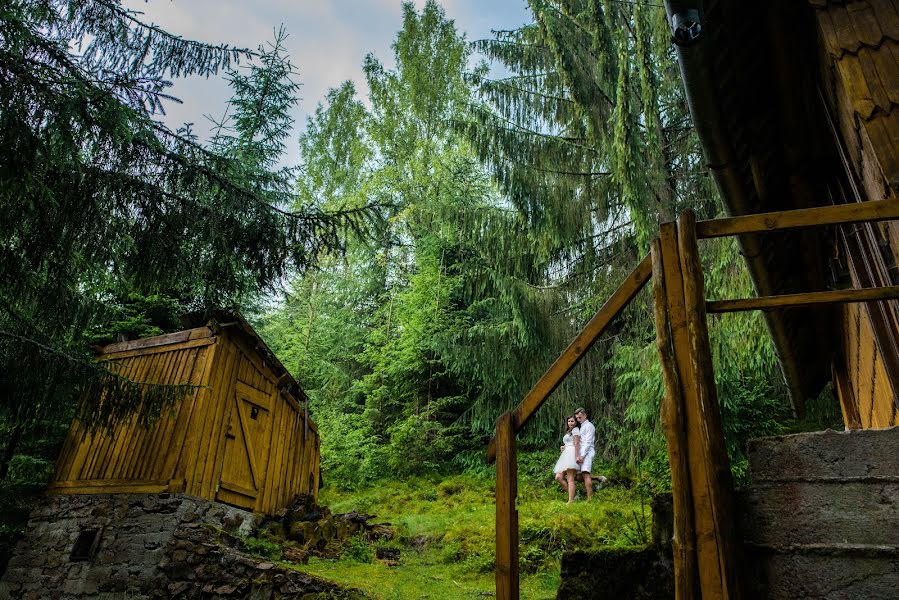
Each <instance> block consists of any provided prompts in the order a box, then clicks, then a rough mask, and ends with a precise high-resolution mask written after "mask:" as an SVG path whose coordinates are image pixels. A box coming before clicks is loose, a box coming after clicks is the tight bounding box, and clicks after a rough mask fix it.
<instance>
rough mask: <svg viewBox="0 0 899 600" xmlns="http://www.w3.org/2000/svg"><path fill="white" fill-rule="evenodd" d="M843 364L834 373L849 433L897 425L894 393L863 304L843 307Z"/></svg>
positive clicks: (898, 412)
mask: <svg viewBox="0 0 899 600" xmlns="http://www.w3.org/2000/svg"><path fill="white" fill-rule="evenodd" d="M842 319H843V323H844V327H843V338H842V340H841V345H842V354H843V357H844V359H843V361H842V365H837V366H836V368H835V369H834V371H835V372H834V377H835V379H836V382H837V385H836V388H837V393H838V395H839V398H840V406H841V407H842V409H843V422H844V423H845V424H846V426H847V427H849V428H850V429H872V428H873V429H880V428H884V427H892V426H893V425H895V424H896V420H897V417H899V411H897V410H896V407H895V406H894V405H893V402H892V399H893V395H894V392H893V389H892V386H891V384H890V381H889V378H888V377H887V373H886V367H885V366H884V362H883V359H882V357H881V354H880V352H878V350H877V345H876V343H875V341H874V331H873V329H872V327H871V322H870V320H869V319H868V318H867V313H866V312H865V309H864V306H863V305H861V304H846V305H844V306H843V307H842Z"/></svg>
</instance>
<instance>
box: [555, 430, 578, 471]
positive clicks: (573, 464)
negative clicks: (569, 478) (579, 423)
mask: <svg viewBox="0 0 899 600" xmlns="http://www.w3.org/2000/svg"><path fill="white" fill-rule="evenodd" d="M580 434H581V432H580V430H579V429H578V428H577V427H575V428H574V429H572V430H571V431H569V432H568V433H566V434H565V437H564V438H562V443H563V444H565V449H564V450H562V455H561V456H560V457H559V460H557V461H556V466H555V467H553V473H562V472H564V471H567V470H568V469H574V470H575V471H580V470H581V467H580V465H579V464H577V456H576V455H575V453H574V438H575V436H580Z"/></svg>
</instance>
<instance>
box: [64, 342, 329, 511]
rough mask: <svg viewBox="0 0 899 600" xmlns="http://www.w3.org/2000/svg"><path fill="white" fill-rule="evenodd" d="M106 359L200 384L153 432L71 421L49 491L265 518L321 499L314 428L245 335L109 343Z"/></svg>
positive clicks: (147, 377)
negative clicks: (302, 497)
mask: <svg viewBox="0 0 899 600" xmlns="http://www.w3.org/2000/svg"><path fill="white" fill-rule="evenodd" d="M100 360H103V361H110V362H114V364H115V365H116V369H117V370H118V371H119V372H121V373H122V374H123V375H125V376H127V377H129V378H132V379H134V380H135V381H145V382H150V383H168V384H177V383H190V384H192V385H196V386H199V387H198V389H197V390H196V391H194V392H193V393H191V394H190V395H188V396H187V397H186V398H184V400H183V401H181V402H178V403H176V405H175V406H173V407H172V409H171V411H166V412H165V413H164V414H163V415H162V416H161V417H160V419H158V420H157V421H156V423H155V424H154V425H153V426H152V427H150V428H149V429H146V428H143V427H141V426H139V425H137V424H136V422H135V421H134V420H132V421H131V422H129V423H125V424H122V425H120V426H118V427H116V428H115V429H114V430H113V431H111V432H108V433H102V432H101V433H97V434H92V433H89V432H86V431H84V430H83V428H81V426H80V425H79V424H78V423H77V422H75V423H73V425H72V427H71V430H70V432H69V436H68V438H67V439H66V442H65V444H64V446H63V449H62V452H61V454H60V457H59V459H58V461H57V470H56V476H55V478H54V482H53V483H52V484H51V486H50V490H51V491H53V492H57V493H116V492H120V493H124V492H134V493H141V492H147V493H149V492H161V491H171V492H185V493H187V494H190V495H193V496H197V497H200V498H206V499H209V500H217V501H220V502H225V503H227V504H231V505H233V506H238V507H241V508H245V509H248V510H253V511H256V512H261V513H273V512H275V511H277V510H278V509H280V508H282V507H284V506H286V505H287V504H288V503H289V502H290V500H291V499H292V498H293V496H294V495H295V494H298V493H311V494H313V495H317V492H318V482H319V455H318V451H319V442H318V429H317V427H316V426H315V423H314V422H313V421H312V420H311V419H310V418H308V415H307V414H306V413H305V411H304V408H303V407H302V406H301V405H300V404H299V403H298V402H297V400H296V399H295V398H294V397H293V396H292V394H290V392H288V391H287V390H286V389H285V388H284V387H279V386H278V385H277V381H278V378H277V377H276V376H275V374H274V372H273V371H272V369H271V368H270V367H269V365H268V364H267V363H266V362H265V361H264V360H263V359H262V357H261V355H260V353H259V352H257V350H256V347H255V345H254V340H253V339H248V336H247V335H245V334H244V333H243V332H241V331H239V330H238V329H236V328H233V327H226V328H225V329H224V330H220V331H219V332H218V334H217V335H216V334H215V333H214V332H213V331H212V330H211V329H210V328H208V327H201V328H197V329H193V330H188V331H184V332H179V333H177V334H171V335H168V336H159V337H157V338H149V339H147V340H137V341H135V342H127V343H124V344H113V345H111V346H107V347H106V348H105V349H104V354H103V355H102V356H101V357H100ZM282 379H283V378H282Z"/></svg>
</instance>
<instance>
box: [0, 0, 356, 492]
mask: <svg viewBox="0 0 899 600" xmlns="http://www.w3.org/2000/svg"><path fill="white" fill-rule="evenodd" d="M282 41H283V34H279V35H278V36H276V40H275V42H274V44H273V45H272V46H271V47H261V48H260V49H259V51H257V52H251V51H248V50H241V49H235V48H231V47H228V46H212V45H208V44H204V43H199V42H193V41H190V40H185V39H183V38H181V37H178V36H175V35H172V34H169V33H167V32H165V31H163V30H161V29H160V28H158V27H156V26H153V25H150V24H147V23H144V22H142V21H141V20H140V15H139V14H138V13H135V12H132V11H129V10H126V9H124V8H123V7H122V6H121V3H120V1H119V0H12V1H11V2H4V3H3V4H2V6H0V139H2V144H0V282H2V283H0V429H2V430H3V431H5V432H9V435H8V436H3V442H4V443H3V447H2V455H0V480H3V482H4V485H6V484H9V486H12V487H11V488H10V489H13V490H19V491H21V488H20V487H19V488H17V487H16V485H19V484H22V485H26V484H28V483H29V482H32V483H37V484H40V483H43V482H44V481H45V480H46V476H47V473H46V472H45V471H47V469H40V470H34V469H32V470H30V471H27V472H25V471H22V469H20V468H18V466H17V465H20V464H22V460H23V459H24V458H26V457H28V456H34V455H33V454H26V452H31V450H29V449H33V448H34V447H35V442H38V441H44V440H46V441H47V442H48V443H47V444H38V446H41V447H44V446H47V448H44V452H42V453H41V454H40V456H39V458H40V460H45V461H46V460H49V461H52V460H53V458H54V454H55V451H54V450H53V442H55V441H57V440H58V432H59V431H61V430H62V431H64V430H65V428H66V426H67V425H68V423H69V422H70V421H71V419H72V417H73V416H74V415H76V414H77V415H79V416H80V418H81V419H82V420H83V421H84V422H85V423H87V424H88V425H90V426H96V427H100V426H104V425H108V424H110V423H114V422H117V421H119V420H121V419H123V418H125V417H126V416H130V415H131V414H132V412H133V411H134V410H137V409H139V410H140V414H141V417H142V419H143V420H144V421H145V422H149V421H150V420H151V419H152V418H153V417H154V415H155V414H158V412H159V411H160V409H161V408H162V407H164V406H165V405H166V404H167V403H168V402H171V401H172V400H174V399H176V398H179V397H181V396H183V395H184V393H185V391H186V390H185V389H184V387H180V386H157V385H151V384H142V383H140V382H133V381H130V380H128V379H127V378H125V377H122V376H120V375H117V374H115V373H113V372H111V371H108V370H107V369H105V368H104V366H103V365H98V364H96V363H95V362H94V360H93V356H92V354H91V352H90V349H89V344H90V343H95V342H99V341H110V339H113V338H115V337H117V336H126V337H127V336H142V335H153V334H156V333H160V332H161V331H164V330H171V329H179V328H180V323H179V320H178V316H179V315H180V314H181V313H183V312H185V311H186V310H200V311H202V310H206V309H208V308H211V307H219V306H225V307H243V306H246V305H247V304H248V303H249V302H251V301H254V300H255V299H256V298H258V297H259V294H260V293H265V292H271V291H273V290H275V289H276V288H277V287H278V285H279V284H280V282H281V281H282V279H283V278H284V277H286V276H288V275H290V274H296V273H301V272H303V271H305V270H306V269H308V268H309V267H310V266H311V265H312V264H314V262H315V260H316V259H317V257H318V256H319V255H320V254H321V253H322V252H323V251H329V252H331V251H339V250H340V248H341V246H342V244H343V239H344V234H345V232H346V230H347V229H358V228H359V227H360V225H361V224H362V218H361V217H362V216H363V215H362V212H364V211H350V212H344V211H339V210H334V211H331V212H324V211H322V210H320V209H318V208H316V207H312V206H308V207H295V206H293V205H294V199H295V193H294V189H293V181H294V176H293V173H292V171H291V170H289V169H288V170H285V169H277V168H275V165H276V164H277V163H278V162H279V160H280V159H281V154H282V152H283V141H284V139H285V136H287V135H288V134H289V133H290V127H291V125H292V120H291V118H290V117H289V114H288V109H289V108H290V107H291V106H293V105H294V104H295V103H296V101H297V99H296V92H297V84H296V83H295V81H294V80H293V79H292V78H293V77H294V76H295V72H294V69H293V67H292V66H291V65H290V63H289V62H288V61H287V60H286V58H285V56H284V52H283V45H282ZM238 61H252V62H251V63H250V66H249V68H248V69H247V70H240V69H237V63H238ZM219 72H225V73H227V76H228V79H229V81H230V83H231V87H232V89H233V92H234V98H233V100H232V102H231V104H230V114H229V118H228V119H227V120H226V121H224V122H223V123H222V125H221V127H220V128H219V130H218V132H217V134H216V135H215V137H214V139H213V140H212V141H211V142H210V143H208V144H204V143H201V142H200V141H199V140H198V139H197V138H196V137H195V136H194V135H193V134H192V133H191V131H190V128H189V127H184V128H182V129H179V130H177V131H175V130H172V129H170V128H169V127H167V126H166V125H165V124H164V123H163V122H162V120H161V116H162V111H163V107H164V102H166V101H171V100H173V99H172V98H170V97H169V96H168V95H167V94H166V90H167V88H168V87H169V86H170V83H169V82H168V79H171V78H177V77H185V76H192V75H193V76H205V77H210V76H213V75H216V74H217V73H219ZM101 390H102V393H101ZM101 397H102V398H103V401H102V402H98V400H99V399H100V398H101ZM79 398H80V399H81V401H80V402H79V400H78V399H79ZM50 432H54V433H55V435H53V436H50V437H47V436H49V433H50ZM38 471H40V473H38ZM29 473H30V474H29ZM32 475H33V476H34V478H32ZM7 478H10V481H6V480H7ZM11 482H12V483H11ZM16 482H18V483H16ZM11 496H16V493H15V492H13V493H12V495H11ZM4 506H5V504H4Z"/></svg>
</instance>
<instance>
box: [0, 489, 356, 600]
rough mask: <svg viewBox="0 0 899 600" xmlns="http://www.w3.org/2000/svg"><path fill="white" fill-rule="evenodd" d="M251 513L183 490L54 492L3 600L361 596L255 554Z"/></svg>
mask: <svg viewBox="0 0 899 600" xmlns="http://www.w3.org/2000/svg"><path fill="white" fill-rule="evenodd" d="M255 524H256V520H255V517H254V515H252V514H251V513H248V512H245V511H242V510H238V509H235V508H231V507H228V506H224V505H221V504H216V503H213V502H208V501H206V500H200V499H198V498H193V497H189V496H184V495H180V494H98V495H83V496H82V495H78V496H75V495H55V496H47V497H46V498H45V499H44V500H43V501H42V502H41V503H40V504H39V505H38V506H37V507H36V508H35V509H34V511H33V512H32V514H31V519H30V521H29V523H28V527H27V529H26V532H25V535H24V537H23V539H22V540H21V541H20V542H19V544H18V545H17V547H16V552H15V555H14V556H13V558H12V559H11V560H10V562H9V565H8V566H7V570H6V572H5V573H4V574H3V576H2V578H0V599H6V598H15V599H17V600H18V599H22V600H31V599H34V600H38V599H40V600H49V599H59V600H63V599H64V600H75V599H81V598H97V599H109V600H112V599H113V598H115V599H122V598H128V599H131V600H149V599H157V598H253V599H254V600H268V599H271V598H276V597H277V598H283V599H285V600H288V599H301V598H363V597H364V596H363V595H362V594H361V593H359V592H356V591H355V590H341V589H340V588H338V587H337V586H336V585H335V584H332V583H330V582H326V581H323V580H320V579H317V578H314V577H312V576H309V575H306V574H303V573H299V572H296V571H293V570H290V569H286V568H283V567H280V566H276V565H273V564H271V563H268V562H265V561H261V560H259V559H255V558H252V557H250V556H247V555H245V554H243V553H241V552H240V551H239V550H238V546H239V544H237V543H236V541H237V540H238V539H239V538H238V536H240V535H246V534H248V533H250V532H251V531H252V530H253V528H254V526H255Z"/></svg>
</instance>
